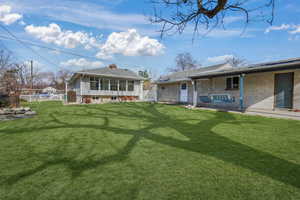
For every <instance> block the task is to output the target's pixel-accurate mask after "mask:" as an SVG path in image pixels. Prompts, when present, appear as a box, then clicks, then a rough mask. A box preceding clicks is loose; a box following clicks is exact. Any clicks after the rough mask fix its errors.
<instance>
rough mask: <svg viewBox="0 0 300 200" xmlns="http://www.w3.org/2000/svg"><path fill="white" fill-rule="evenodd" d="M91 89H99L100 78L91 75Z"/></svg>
mask: <svg viewBox="0 0 300 200" xmlns="http://www.w3.org/2000/svg"><path fill="white" fill-rule="evenodd" d="M90 90H99V79H98V78H96V77H90Z"/></svg>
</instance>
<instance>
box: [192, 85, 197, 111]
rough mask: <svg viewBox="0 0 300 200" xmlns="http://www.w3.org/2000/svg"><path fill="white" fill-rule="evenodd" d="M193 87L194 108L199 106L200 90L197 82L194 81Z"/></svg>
mask: <svg viewBox="0 0 300 200" xmlns="http://www.w3.org/2000/svg"><path fill="white" fill-rule="evenodd" d="M192 85H193V107H196V106H197V103H198V102H197V99H198V90H197V80H193V81H192Z"/></svg>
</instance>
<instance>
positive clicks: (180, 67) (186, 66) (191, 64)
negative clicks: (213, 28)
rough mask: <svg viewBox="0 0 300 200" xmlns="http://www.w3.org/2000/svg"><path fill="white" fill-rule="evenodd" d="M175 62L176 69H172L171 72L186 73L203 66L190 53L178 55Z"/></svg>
mask: <svg viewBox="0 0 300 200" xmlns="http://www.w3.org/2000/svg"><path fill="white" fill-rule="evenodd" d="M175 62H176V66H175V67H174V68H170V69H169V71H170V72H180V71H186V70H191V69H196V68H198V67H199V66H201V65H200V64H199V63H198V61H197V60H195V59H193V57H192V55H191V54H190V53H188V52H185V53H180V54H178V55H177V56H176V58H175Z"/></svg>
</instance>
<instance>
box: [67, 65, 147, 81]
mask: <svg viewBox="0 0 300 200" xmlns="http://www.w3.org/2000/svg"><path fill="white" fill-rule="evenodd" d="M80 74H83V75H94V76H105V77H111V78H127V79H133V80H143V79H144V78H143V77H141V76H139V75H138V74H137V73H135V72H133V71H131V70H128V69H121V68H114V69H112V68H109V67H103V68H98V69H89V70H82V71H78V72H75V73H74V74H73V76H72V78H71V81H72V80H73V79H74V78H75V77H76V75H80Z"/></svg>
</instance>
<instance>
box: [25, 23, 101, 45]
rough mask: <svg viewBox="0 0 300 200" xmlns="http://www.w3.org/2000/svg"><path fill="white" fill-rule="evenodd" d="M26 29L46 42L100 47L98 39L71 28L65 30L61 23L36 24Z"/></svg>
mask: <svg viewBox="0 0 300 200" xmlns="http://www.w3.org/2000/svg"><path fill="white" fill-rule="evenodd" d="M25 31H26V32H27V33H28V34H30V35H33V36H34V37H36V38H38V39H40V40H41V41H43V42H46V43H52V44H56V45H58V46H63V47H65V48H76V47H78V46H83V47H84V48H86V49H90V48H92V47H97V48H99V47H100V44H99V43H98V41H97V39H96V38H95V37H92V36H90V35H89V34H88V33H85V32H81V31H77V32H73V31H70V30H66V31H63V30H62V29H61V28H60V26H59V25H57V24H55V23H52V24H49V26H34V25H29V26H26V27H25Z"/></svg>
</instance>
